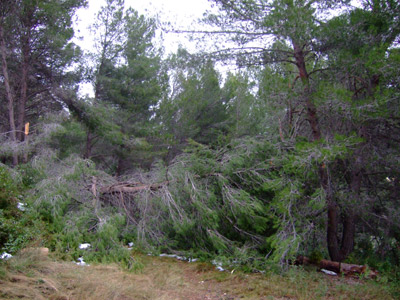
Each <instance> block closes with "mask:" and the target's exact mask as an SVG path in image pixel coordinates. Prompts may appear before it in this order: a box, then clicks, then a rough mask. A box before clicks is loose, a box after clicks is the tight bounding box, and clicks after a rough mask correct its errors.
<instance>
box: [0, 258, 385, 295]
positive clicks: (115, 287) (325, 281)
mask: <svg viewBox="0 0 400 300" xmlns="http://www.w3.org/2000/svg"><path fill="white" fill-rule="evenodd" d="M135 257H136V258H138V259H140V260H141V262H142V263H143V265H144V268H143V269H142V271H141V272H140V273H137V274H134V273H129V272H126V271H123V270H121V269H120V268H119V267H118V266H116V265H95V266H89V267H82V266H77V265H76V264H74V263H73V262H60V261H55V260H52V259H51V257H47V256H43V255H40V254H39V253H37V252H35V251H28V252H24V253H21V254H20V255H18V256H16V257H14V258H13V259H10V260H9V261H8V262H7V263H6V266H5V269H6V271H5V273H4V274H3V276H1V279H0V298H1V299H53V300H56V299H57V300H75V299H88V300H91V299H93V300H100V299H115V300H117V299H118V300H129V299H156V300H170V299H185V300H200V299H209V300H216V299H219V300H233V299H392V298H391V296H390V295H389V294H388V293H387V292H386V291H385V290H384V289H383V288H382V286H380V285H378V284H375V283H374V282H371V281H361V280H355V279H351V280H349V279H346V278H332V277H327V276H325V275H323V274H320V273H314V272H305V271H303V270H292V271H291V272H289V273H287V274H286V275H284V276H281V275H261V274H244V273H241V272H234V273H233V274H231V273H229V272H218V271H215V270H214V268H213V267H210V265H208V264H205V263H187V262H181V261H176V260H174V259H170V258H159V257H148V256H142V255H139V254H135Z"/></svg>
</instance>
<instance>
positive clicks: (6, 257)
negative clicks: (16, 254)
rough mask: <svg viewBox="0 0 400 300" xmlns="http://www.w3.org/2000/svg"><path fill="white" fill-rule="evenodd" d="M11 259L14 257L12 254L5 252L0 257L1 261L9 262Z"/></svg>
mask: <svg viewBox="0 0 400 300" xmlns="http://www.w3.org/2000/svg"><path fill="white" fill-rule="evenodd" d="M11 257H13V256H12V255H11V254H10V253H7V252H4V253H3V254H2V255H0V259H4V260H8V259H10V258H11Z"/></svg>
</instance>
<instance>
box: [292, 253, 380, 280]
mask: <svg viewBox="0 0 400 300" xmlns="http://www.w3.org/2000/svg"><path fill="white" fill-rule="evenodd" d="M296 265H316V266H318V267H319V268H320V269H325V270H329V271H333V272H335V273H337V274H344V275H345V276H355V275H365V276H366V277H368V278H376V277H377V275H378V271H376V270H373V269H371V268H368V267H367V266H366V265H355V264H347V263H342V262H337V261H331V260H327V259H321V260H320V261H318V262H315V261H312V260H311V259H310V258H308V257H305V256H302V255H300V256H298V257H297V259H296Z"/></svg>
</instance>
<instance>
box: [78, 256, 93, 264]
mask: <svg viewBox="0 0 400 300" xmlns="http://www.w3.org/2000/svg"><path fill="white" fill-rule="evenodd" d="M78 260H79V262H77V263H76V264H77V265H78V266H90V265H89V264H87V263H86V262H84V261H83V257H79V258H78Z"/></svg>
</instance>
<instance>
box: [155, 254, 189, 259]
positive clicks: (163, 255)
mask: <svg viewBox="0 0 400 300" xmlns="http://www.w3.org/2000/svg"><path fill="white" fill-rule="evenodd" d="M160 257H171V258H176V259H178V260H187V258H186V257H184V256H179V255H176V254H166V253H162V254H160Z"/></svg>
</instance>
